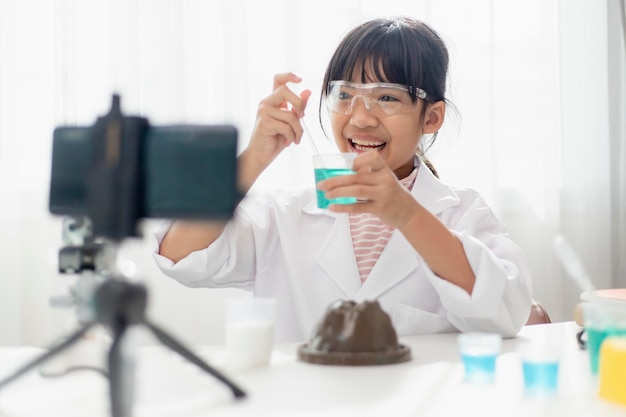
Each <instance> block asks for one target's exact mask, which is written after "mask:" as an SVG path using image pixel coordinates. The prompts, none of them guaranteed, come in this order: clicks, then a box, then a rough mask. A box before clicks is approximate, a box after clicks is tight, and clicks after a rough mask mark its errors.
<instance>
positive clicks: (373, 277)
mask: <svg viewBox="0 0 626 417" xmlns="http://www.w3.org/2000/svg"><path fill="white" fill-rule="evenodd" d="M417 266H418V261H417V255H416V253H415V249H413V247H412V246H411V245H409V243H408V242H407V241H406V239H405V238H404V236H403V235H402V233H400V232H399V231H397V230H396V231H394V233H393V235H391V238H390V239H389V241H388V242H387V245H386V246H385V249H384V250H383V252H382V253H381V254H380V257H379V258H378V260H377V261H376V264H375V265H374V268H372V271H371V272H370V274H369V276H368V277H367V279H366V280H365V282H364V283H363V286H362V287H361V289H360V291H359V292H358V293H357V295H356V299H357V300H358V301H363V300H374V299H376V298H378V297H379V296H380V295H382V294H383V293H384V292H385V291H387V290H389V289H390V288H392V287H394V286H396V285H397V284H398V283H399V282H400V281H402V280H404V279H405V278H407V277H408V276H409V274H410V273H411V272H413V271H414V270H415V269H416V268H417Z"/></svg>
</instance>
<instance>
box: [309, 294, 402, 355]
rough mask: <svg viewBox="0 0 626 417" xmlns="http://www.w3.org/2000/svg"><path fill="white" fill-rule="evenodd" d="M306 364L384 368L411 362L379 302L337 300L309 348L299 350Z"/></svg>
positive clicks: (328, 311)
mask: <svg viewBox="0 0 626 417" xmlns="http://www.w3.org/2000/svg"><path fill="white" fill-rule="evenodd" d="M298 358H299V359H300V360H303V361H305V362H311V363H319V364H327V365H383V364H390V363H397V362H404V361H407V360H410V358H411V352H410V350H409V349H408V347H406V346H402V345H399V344H398V336H397V334H396V331H395V329H394V327H393V324H392V323H391V319H390V317H389V315H388V314H387V313H385V312H384V311H383V310H382V308H381V307H380V304H379V303H378V301H363V302H361V303H358V304H357V303H356V302H354V301H343V300H340V301H336V302H334V303H333V304H331V305H330V306H329V308H328V309H327V311H326V314H325V316H324V317H323V318H322V320H321V321H320V323H319V324H318V326H317V328H316V330H315V332H314V334H313V336H312V337H311V339H310V341H309V343H308V345H303V346H301V347H300V349H298Z"/></svg>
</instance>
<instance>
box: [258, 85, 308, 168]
mask: <svg viewBox="0 0 626 417" xmlns="http://www.w3.org/2000/svg"><path fill="white" fill-rule="evenodd" d="M300 81H302V79H301V78H300V77H298V76H297V75H295V74H293V73H282V74H276V75H275V76H274V90H273V92H272V94H270V95H269V96H268V97H267V98H265V99H263V100H262V101H261V102H260V103H259V108H258V111H257V116H256V122H255V125H254V129H253V131H252V137H251V138H250V143H249V144H248V147H247V149H246V153H247V154H248V155H247V156H248V157H249V158H251V159H253V160H254V162H255V164H256V165H257V166H263V167H267V166H268V165H269V164H270V163H271V162H272V161H273V160H274V159H275V158H276V157H277V156H278V155H279V154H280V153H281V152H282V151H283V150H284V149H285V148H286V147H288V146H289V145H291V144H292V143H296V144H298V143H300V139H301V138H302V126H301V125H300V118H302V117H303V116H304V109H305V108H306V105H307V101H308V100H309V97H310V96H311V91H310V90H304V91H303V92H302V93H300V95H297V94H296V93H294V92H293V91H291V90H290V89H289V88H288V87H287V83H299V82H300Z"/></svg>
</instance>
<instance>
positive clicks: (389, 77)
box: [319, 17, 449, 175]
mask: <svg viewBox="0 0 626 417" xmlns="http://www.w3.org/2000/svg"><path fill="white" fill-rule="evenodd" d="M448 62H449V57H448V48H447V47H446V45H445V43H444V42H443V40H442V39H441V37H440V36H439V35H438V34H437V32H435V31H434V30H433V29H431V28H430V27H429V26H428V25H426V24H425V23H423V22H421V21H419V20H415V19H411V18H408V17H397V18H392V19H374V20H370V21H368V22H365V23H363V24H361V25H359V26H357V27H356V28H354V29H352V30H351V31H350V32H349V33H348V34H347V35H346V36H345V37H344V38H343V40H342V41H341V43H340V44H339V46H338V47H337V49H336V50H335V53H334V54H333V56H332V58H331V60H330V62H329V63H328V67H327V68H326V74H325V75H324V82H323V84H322V85H323V87H322V93H321V100H320V109H319V111H320V115H321V111H322V103H323V102H324V99H325V98H326V96H327V95H328V94H329V92H330V82H331V81H333V80H348V81H357V82H372V81H383V82H390V83H395V84H402V85H405V86H407V88H408V89H409V93H410V94H411V98H412V100H413V103H415V102H417V100H418V98H417V91H416V90H415V89H416V88H421V89H422V90H424V91H426V94H427V97H426V99H425V101H427V102H430V103H435V102H437V101H444V102H447V100H446V98H445V93H446V81H447V76H448ZM355 77H356V78H357V79H356V80H355V79H354V78H355ZM368 77H375V78H376V79H375V80H372V79H369V78H368ZM359 78H360V79H359ZM426 107H427V106H423V108H422V114H421V116H420V117H422V118H423V117H424V115H425V112H426ZM436 137H437V133H435V134H434V135H433V137H432V139H431V140H430V144H429V145H428V146H427V147H426V150H427V149H428V148H429V147H430V146H432V144H433V143H434V141H435V139H436ZM423 149H424V147H423V146H421V149H420V151H419V153H420V155H419V156H420V157H422V158H423V159H425V157H424V155H423V154H424V152H425V151H424V150H423ZM425 162H426V164H427V165H430V164H429V163H428V161H425ZM429 168H430V169H431V171H433V173H434V174H435V175H437V173H436V172H435V170H434V169H433V168H432V165H431V166H429Z"/></svg>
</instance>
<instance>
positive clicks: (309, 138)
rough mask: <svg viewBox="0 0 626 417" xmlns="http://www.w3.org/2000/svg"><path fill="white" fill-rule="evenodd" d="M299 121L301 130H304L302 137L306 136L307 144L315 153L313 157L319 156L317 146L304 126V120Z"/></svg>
mask: <svg viewBox="0 0 626 417" xmlns="http://www.w3.org/2000/svg"><path fill="white" fill-rule="evenodd" d="M300 120H301V122H302V129H303V130H304V136H306V137H307V139H308V140H309V143H310V144H311V146H312V147H313V152H315V155H319V154H320V151H319V149H317V146H316V145H315V141H314V140H313V136H312V135H311V132H309V128H308V127H307V126H306V122H305V121H304V118H302V119H300Z"/></svg>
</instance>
